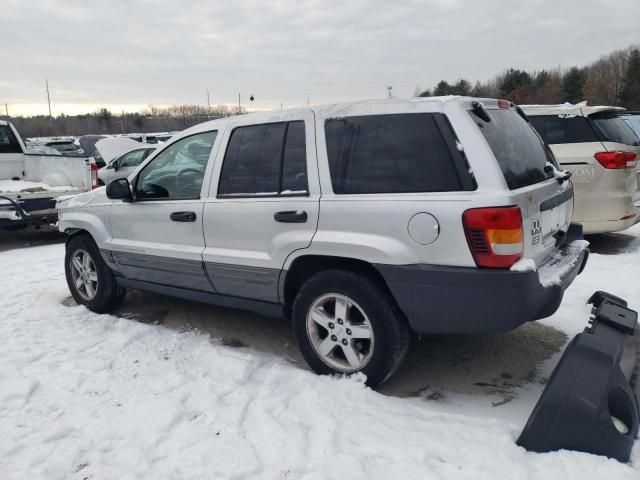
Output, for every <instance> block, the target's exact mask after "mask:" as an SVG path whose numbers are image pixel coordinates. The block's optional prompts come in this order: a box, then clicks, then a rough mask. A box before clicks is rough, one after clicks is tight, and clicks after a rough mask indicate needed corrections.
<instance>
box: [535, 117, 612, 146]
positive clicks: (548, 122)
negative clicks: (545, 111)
mask: <svg viewBox="0 0 640 480" xmlns="http://www.w3.org/2000/svg"><path fill="white" fill-rule="evenodd" d="M529 121H530V122H531V124H532V125H533V126H534V127H535V129H536V130H537V131H538V133H539V134H540V136H541V137H542V139H543V140H544V141H545V142H546V143H548V144H550V145H557V144H562V143H586V142H598V141H600V140H599V139H598V136H597V135H596V132H595V131H594V130H593V128H592V127H591V125H590V124H589V121H588V120H587V119H586V118H585V117H583V116H579V115H561V116H558V115H539V116H538V115H536V116H530V117H529Z"/></svg>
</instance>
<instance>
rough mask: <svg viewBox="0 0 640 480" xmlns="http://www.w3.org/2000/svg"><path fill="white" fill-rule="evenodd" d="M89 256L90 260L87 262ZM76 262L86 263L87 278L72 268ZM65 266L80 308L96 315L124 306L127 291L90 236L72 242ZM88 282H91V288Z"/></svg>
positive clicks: (69, 245)
mask: <svg viewBox="0 0 640 480" xmlns="http://www.w3.org/2000/svg"><path fill="white" fill-rule="evenodd" d="M86 256H88V258H89V260H88V261H87V262H86V263H85V261H84V260H85V258H86ZM75 260H79V261H80V263H81V264H83V267H84V272H85V273H84V276H83V274H82V273H81V272H80V270H78V268H76V267H74V266H72V263H75ZM64 267H65V268H64V270H65V276H66V277H67V285H68V286H69V290H70V291H71V295H72V296H73V299H74V300H75V301H76V302H77V303H78V304H79V305H84V306H85V307H87V308H88V309H89V310H91V311H93V312H96V313H106V312H110V311H112V310H114V309H115V308H117V307H118V306H119V305H120V304H121V303H122V300H123V299H124V296H125V295H126V293H127V291H126V289H124V288H122V287H121V286H119V285H118V283H117V282H116V279H115V276H114V274H113V272H112V271H111V269H110V268H109V267H108V266H107V264H106V263H105V262H104V260H103V259H102V255H101V254H100V251H99V249H98V246H97V245H96V243H95V242H94V241H93V238H91V236H90V235H88V234H78V235H75V236H73V237H71V238H70V239H69V241H68V242H67V246H66V253H65V257H64ZM83 280H84V281H83ZM87 280H91V282H90V285H91V287H89V286H88V285H89V283H88V282H87ZM94 280H95V281H94ZM77 285H80V286H79V287H78V286H77Z"/></svg>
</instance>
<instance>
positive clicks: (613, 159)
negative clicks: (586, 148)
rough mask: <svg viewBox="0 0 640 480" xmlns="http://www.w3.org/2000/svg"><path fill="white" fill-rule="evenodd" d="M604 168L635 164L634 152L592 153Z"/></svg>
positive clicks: (618, 167)
mask: <svg viewBox="0 0 640 480" xmlns="http://www.w3.org/2000/svg"><path fill="white" fill-rule="evenodd" d="M594 157H595V158H596V160H598V162H600V165H602V166H603V167H604V168H608V169H620V168H630V167H635V166H636V154H635V153H634V152H622V151H617V152H598V153H596V154H595V155H594Z"/></svg>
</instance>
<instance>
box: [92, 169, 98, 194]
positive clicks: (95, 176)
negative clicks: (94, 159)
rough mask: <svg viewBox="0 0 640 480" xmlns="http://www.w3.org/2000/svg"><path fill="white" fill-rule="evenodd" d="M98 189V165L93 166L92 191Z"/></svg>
mask: <svg viewBox="0 0 640 480" xmlns="http://www.w3.org/2000/svg"><path fill="white" fill-rule="evenodd" d="M94 188H98V165H96V164H95V163H92V164H91V189H92V190H93V189H94Z"/></svg>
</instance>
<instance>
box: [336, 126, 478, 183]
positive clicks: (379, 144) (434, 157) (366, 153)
mask: <svg viewBox="0 0 640 480" xmlns="http://www.w3.org/2000/svg"><path fill="white" fill-rule="evenodd" d="M437 115H440V117H443V116H442V115H441V114H431V113H414V114H394V115H366V116H354V117H344V118H335V119H329V120H327V121H326V123H325V136H326V142H327V155H328V157H329V170H330V172H331V182H332V185H333V191H334V192H335V193H337V194H363V193H407V192H447V191H457V190H463V189H465V188H463V185H462V182H461V180H460V177H459V175H458V169H457V167H456V165H454V159H453V157H452V148H451V147H450V145H449V144H448V143H447V140H446V139H445V137H444V136H443V133H442V131H441V128H440V127H439V126H438V124H437V121H436V116H437ZM440 121H441V122H442V121H444V120H443V119H442V118H441V119H440ZM446 133H447V134H448V135H450V136H451V137H452V136H453V133H452V132H451V131H449V132H446ZM453 141H454V142H455V140H453ZM458 155H459V153H458Z"/></svg>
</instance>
